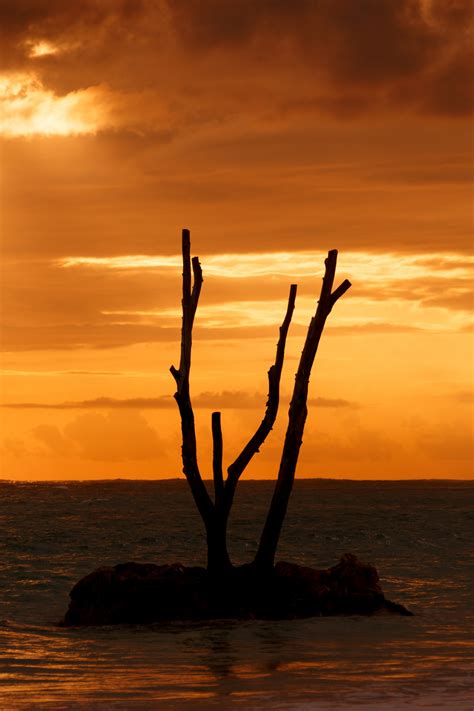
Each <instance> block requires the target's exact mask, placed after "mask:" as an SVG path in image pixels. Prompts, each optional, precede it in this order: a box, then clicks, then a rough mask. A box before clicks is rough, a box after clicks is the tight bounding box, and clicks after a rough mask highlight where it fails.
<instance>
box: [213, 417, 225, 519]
mask: <svg viewBox="0 0 474 711" xmlns="http://www.w3.org/2000/svg"><path fill="white" fill-rule="evenodd" d="M211 417H212V472H213V476H214V493H215V503H216V506H220V503H221V501H222V497H223V495H224V478H223V475H222V449H223V447H222V427H221V413H220V412H213V413H212V415H211Z"/></svg>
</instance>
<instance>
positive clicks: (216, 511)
mask: <svg viewBox="0 0 474 711" xmlns="http://www.w3.org/2000/svg"><path fill="white" fill-rule="evenodd" d="M182 255H183V279H182V286H183V297H182V302H181V303H182V314H183V315H182V329H181V356H180V362H179V368H175V367H174V366H171V368H170V370H171V373H172V375H173V377H174V379H175V381H176V388H177V390H176V393H175V396H174V397H175V399H176V402H177V404H178V408H179V413H180V417H181V432H182V460H183V473H184V475H185V476H186V479H187V481H188V484H189V486H190V488H191V492H192V494H193V497H194V501H195V502H196V506H197V508H198V510H199V513H200V514H201V517H202V519H203V522H204V526H205V529H206V538H207V551H208V555H207V567H208V571H209V572H210V573H211V574H215V575H220V574H225V572H226V571H229V570H230V569H231V568H232V563H231V561H230V558H229V554H228V552H227V523H228V520H229V514H230V510H231V507H232V502H233V499H234V494H235V490H236V487H237V484H238V482H239V479H240V477H241V476H242V473H243V472H244V470H245V468H246V467H247V465H248V464H249V462H250V460H251V459H252V457H253V456H254V455H255V454H256V453H257V452H258V451H259V449H260V447H261V446H262V444H263V443H264V441H265V439H266V437H267V435H268V434H269V432H270V431H271V429H272V427H273V424H274V422H275V419H276V416H277V413H278V405H279V397H280V379H281V372H282V368H283V361H284V356H285V345H286V338H287V335H288V329H289V326H290V322H291V318H292V315H293V311H294V307H295V299H296V290H297V287H296V284H292V285H291V287H290V293H289V297H288V306H287V310H286V315H285V318H284V320H283V323H282V325H281V326H280V338H279V340H278V344H277V348H276V356H275V362H274V364H273V365H272V366H271V367H270V369H269V371H268V389H269V391H268V400H267V403H266V409H265V413H264V416H263V419H262V421H261V423H260V425H259V426H258V428H257V430H256V432H255V433H254V434H253V436H252V437H251V438H250V439H249V441H248V442H247V444H246V445H245V447H244V448H243V449H242V451H241V452H240V454H239V455H238V457H237V458H236V459H235V461H234V462H232V464H231V465H230V466H229V467H228V469H227V476H226V478H225V479H224V474H223V465H222V459H223V451H222V450H223V447H222V429H221V413H220V412H213V413H212V439H213V460H212V466H213V480H214V500H212V498H211V496H210V495H209V493H208V491H207V489H206V486H205V484H204V482H203V480H202V477H201V473H200V471H199V466H198V461H197V454H196V429H195V424H194V413H193V408H192V404H191V397H190V389H189V376H190V370H191V350H192V330H193V323H194V317H195V315H196V310H197V306H198V302H199V295H200V292H201V286H202V281H203V278H202V269H201V265H200V263H199V259H198V258H197V257H193V258H192V259H191V244H190V233H189V230H183V232H182ZM336 263H337V250H335V249H333V250H331V251H330V252H328V256H327V258H326V260H325V273H324V277H323V283H322V286H321V293H320V297H319V301H318V303H317V308H316V312H315V315H314V316H313V318H312V319H311V322H310V324H309V327H308V332H307V335H306V340H305V344H304V347H303V351H302V354H301V358H300V362H299V366H298V370H297V372H296V378H295V385H294V388H293V395H292V398H291V402H290V407H289V412H288V426H287V430H286V436H285V441H284V445H283V451H282V457H281V461H280V467H279V471H278V478H277V481H276V485H275V491H274V494H273V498H272V501H271V504H270V508H269V511H268V515H267V518H266V522H265V525H264V528H263V532H262V536H261V540H260V544H259V547H258V551H257V555H256V557H255V560H254V561H253V565H254V566H255V568H256V569H258V570H261V571H262V572H263V571H265V570H268V569H271V568H272V567H273V564H274V559H275V553H276V549H277V546H278V540H279V537H280V532H281V528H282V525H283V521H284V518H285V514H286V510H287V506H288V501H289V498H290V494H291V490H292V487H293V482H294V478H295V471H296V465H297V462H298V456H299V451H300V447H301V443H302V437H303V430H304V426H305V422H306V416H307V398H308V384H309V378H310V375H311V368H312V366H313V362H314V359H315V356H316V352H317V349H318V345H319V341H320V338H321V335H322V332H323V329H324V325H325V323H326V319H327V317H328V316H329V314H330V312H331V310H332V307H333V306H334V304H335V303H336V301H337V300H338V299H339V298H340V297H341V296H342V295H343V294H344V293H345V292H346V291H347V290H348V289H349V288H350V286H351V284H350V282H349V281H348V280H347V279H346V280H344V281H343V282H342V284H340V286H338V287H337V288H336V289H335V290H334V291H333V290H332V289H333V284H334V277H335V273H336Z"/></svg>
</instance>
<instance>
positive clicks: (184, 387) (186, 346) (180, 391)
mask: <svg viewBox="0 0 474 711" xmlns="http://www.w3.org/2000/svg"><path fill="white" fill-rule="evenodd" d="M190 252H191V243H190V235H189V230H183V233H182V254H183V298H182V302H181V303H182V310H183V320H182V328H181V358H180V363H179V370H177V369H176V368H175V367H174V366H171V368H170V371H171V374H172V375H173V378H174V379H175V381H176V387H177V390H176V393H175V396H174V397H175V399H176V402H177V403H178V407H179V414H180V416H181V434H182V441H183V444H182V449H181V452H182V459H183V473H184V475H185V476H186V479H187V480H188V483H189V486H190V488H191V491H192V494H193V496H194V500H195V502H196V505H197V507H198V509H199V512H200V514H201V516H202V518H203V519H204V522H205V523H206V525H207V523H208V521H209V518H210V516H212V514H213V510H214V504H213V503H212V501H211V499H210V497H209V494H208V493H207V490H206V487H205V486H204V482H203V481H202V478H201V474H200V472H199V467H198V462H197V447H196V428H195V424H194V413H193V408H192V405H191V398H190V394H189V374H190V371H191V348H192V329H193V322H194V315H195V313H196V309H197V305H198V301H199V294H200V291H201V284H202V272H201V267H200V265H199V260H198V259H197V257H194V258H193V261H192V266H193V273H194V285H193V290H192V292H191V257H190Z"/></svg>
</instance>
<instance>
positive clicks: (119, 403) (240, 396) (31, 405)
mask: <svg viewBox="0 0 474 711" xmlns="http://www.w3.org/2000/svg"><path fill="white" fill-rule="evenodd" d="M266 399H267V397H266V395H264V394H263V393H248V392H244V391H242V390H223V391H221V392H211V391H204V392H201V393H198V394H197V395H194V396H193V398H192V401H193V405H194V406H195V407H198V408H203V409H213V408H216V409H218V408H222V409H236V410H247V409H255V408H263V407H264V406H265V402H266ZM288 400H289V399H288V397H282V398H281V401H282V403H283V404H287V403H288ZM308 404H310V405H314V406H316V407H325V408H356V407H358V405H357V403H355V402H351V401H349V400H344V399H342V398H326V397H316V398H310V399H309V400H308ZM3 407H6V408H9V409H16V410H98V409H101V410H102V409H107V410H109V409H110V410H115V409H119V410H122V409H124V410H162V409H168V408H173V409H174V408H176V403H175V401H174V398H173V397H171V396H170V395H162V396H160V397H134V398H124V399H119V398H112V397H97V398H93V399H91V400H77V401H71V402H58V403H44V402H43V403H42V402H11V403H5V404H4V405H3Z"/></svg>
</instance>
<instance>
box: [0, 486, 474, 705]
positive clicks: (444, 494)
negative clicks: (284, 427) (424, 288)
mask: <svg viewBox="0 0 474 711" xmlns="http://www.w3.org/2000/svg"><path fill="white" fill-rule="evenodd" d="M272 489H273V484H272V482H256V481H242V482H241V484H240V486H239V488H238V491H237V495H236V501H235V505H234V513H233V517H232V520H231V525H230V531H229V539H230V551H231V554H232V557H233V560H234V562H236V563H241V562H245V561H249V560H251V558H252V556H253V554H254V553H255V550H256V546H257V540H258V537H259V533H260V530H261V527H262V524H263V520H264V516H265V512H266V509H267V506H268V502H269V499H270V496H271V493H272ZM345 552H353V553H356V554H357V555H358V556H359V557H360V558H361V559H363V560H366V561H369V562H372V563H373V564H375V565H376V567H377V569H378V571H379V574H380V577H381V581H382V587H383V589H384V592H385V594H386V596H387V597H389V598H390V599H392V600H395V601H397V602H400V603H403V604H404V605H406V606H407V607H408V608H410V609H411V610H412V611H413V612H414V613H415V616H414V617H373V618H369V617H356V616H354V617H335V618H313V619H307V620H294V621H283V622H267V621H245V622H237V621H232V620H222V621H214V622H207V623H189V622H186V623H184V622H176V623H172V624H170V623H166V624H156V625H151V626H118V627H98V628H80V629H63V628H60V627H58V626H57V625H56V623H57V622H58V620H59V619H60V618H61V616H62V615H63V614H64V612H65V610H66V608H67V604H68V594H69V591H70V589H71V587H72V586H73V584H74V583H75V582H76V581H77V580H78V579H79V578H80V577H82V576H83V575H85V574H87V573H88V572H90V571H91V570H93V569H94V568H96V567H98V566H100V565H115V564H117V563H120V562H126V561H132V560H133V561H138V562H156V563H171V562H181V563H183V564H204V563H205V540H204V535H203V530H202V526H201V523H200V520H199V518H198V515H197V514H196V512H195V510H194V504H193V501H192V499H191V495H190V493H189V491H188V489H187V485H186V482H184V481H181V480H170V481H157V482H151V481H125V480H116V481H103V482H83V483H76V482H74V483H72V482H71V483H58V482H56V483H8V482H5V481H3V482H0V709H1V711H8V710H9V709H76V708H79V709H81V708H83V709H100V710H102V709H104V710H106V709H124V710H125V709H127V710H128V709H159V710H160V711H161V710H163V711H167V710H168V709H207V708H209V709H228V708H234V707H235V708H236V709H237V708H240V709H242V710H243V709H259V710H260V709H262V711H265V710H266V709H303V710H305V709H321V710H323V709H324V710H325V711H326V710H331V709H356V710H357V709H361V711H362V710H366V709H367V710H368V711H375V710H379V709H386V710H387V711H394V710H396V709H403V710H406V709H425V710H426V709H450V710H453V711H472V710H473V709H474V653H473V652H474V649H473V636H474V595H473V583H474V482H447V481H409V482H378V481H373V482H354V481H335V480H324V479H319V480H300V481H297V482H296V484H295V489H294V494H293V496H292V499H291V503H290V508H289V511H288V515H287V519H286V522H285V527H284V530H283V534H282V538H281V544H280V548H279V551H278V558H279V559H282V560H291V561H294V562H299V563H302V564H305V565H311V566H315V567H328V566H330V565H334V564H335V563H336V562H337V561H338V559H339V557H340V556H341V555H342V554H343V553H345Z"/></svg>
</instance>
